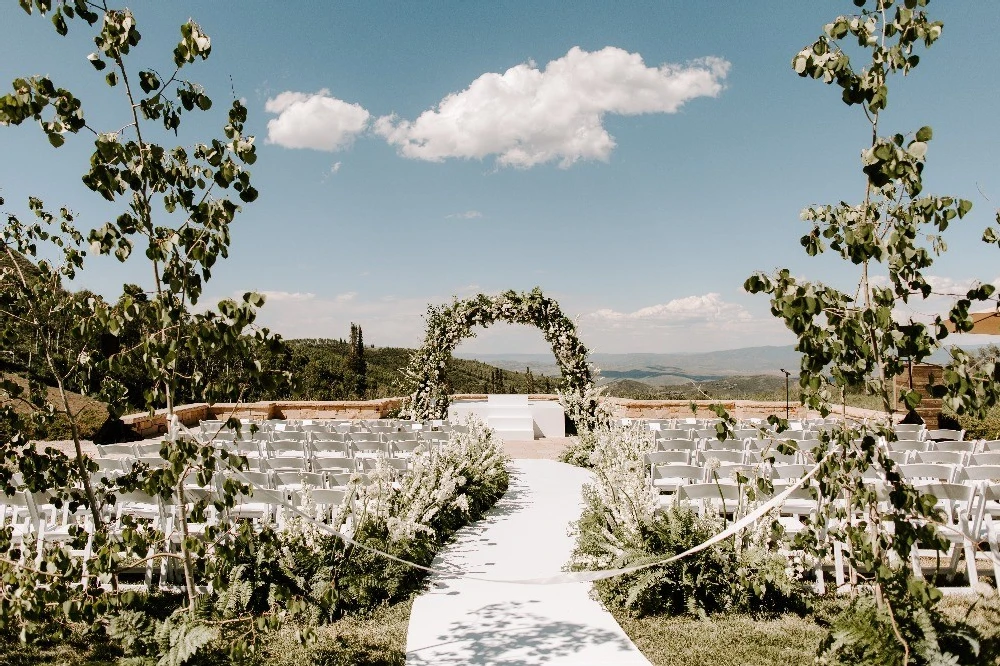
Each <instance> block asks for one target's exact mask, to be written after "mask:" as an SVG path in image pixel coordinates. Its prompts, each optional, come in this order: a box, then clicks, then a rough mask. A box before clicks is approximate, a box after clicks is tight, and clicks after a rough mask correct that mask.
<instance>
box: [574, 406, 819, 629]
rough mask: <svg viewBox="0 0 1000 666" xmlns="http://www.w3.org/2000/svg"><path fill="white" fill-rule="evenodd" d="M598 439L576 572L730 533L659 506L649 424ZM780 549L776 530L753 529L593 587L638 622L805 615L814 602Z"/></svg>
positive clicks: (717, 521) (660, 556)
mask: <svg viewBox="0 0 1000 666" xmlns="http://www.w3.org/2000/svg"><path fill="white" fill-rule="evenodd" d="M593 436H594V440H595V441H594V448H593V452H592V453H591V455H590V459H589V462H590V464H591V465H592V466H593V467H594V476H595V482H594V483H593V484H591V485H588V486H585V488H584V510H583V513H582V514H581V517H580V520H579V521H578V522H577V523H576V524H575V527H574V530H575V533H576V544H575V547H574V551H573V555H572V557H571V559H570V565H569V566H570V569H571V570H591V569H597V570H601V569H619V568H626V567H630V566H639V565H645V564H653V563H654V562H660V561H661V560H664V559H667V558H669V557H672V556H674V555H678V554H680V553H683V552H686V551H688V550H690V549H691V548H693V547H694V546H697V545H700V544H702V543H704V542H705V541H707V540H708V539H710V538H711V537H713V536H715V535H716V534H718V533H719V532H721V531H722V530H723V529H725V527H726V525H725V523H724V521H722V519H721V518H708V517H699V516H698V514H697V513H696V512H695V511H694V510H693V509H691V508H690V507H684V506H677V505H672V506H669V507H666V508H664V507H661V506H660V503H659V496H658V491H657V490H656V489H653V488H652V487H651V486H650V484H649V483H648V481H647V479H646V476H645V471H644V467H645V465H644V462H643V454H645V453H647V452H649V451H652V450H653V444H652V437H651V433H650V432H649V431H648V430H646V429H645V428H644V427H643V426H642V425H641V424H637V425H632V426H612V427H606V428H601V429H598V430H596V431H594V433H593ZM777 545H778V544H777V543H776V542H775V541H774V539H773V538H772V535H771V534H770V531H767V532H763V531H746V530H745V531H743V532H742V533H740V534H738V535H737V537H736V538H734V539H728V540H726V541H723V542H720V543H717V544H715V545H713V546H711V547H710V548H706V549H703V550H701V551H698V552H696V553H693V554H691V555H688V556H686V557H683V558H681V559H679V560H676V561H673V562H668V563H658V564H653V566H649V567H647V568H645V569H642V570H640V571H637V572H634V573H629V574H624V575H620V576H615V577H614V578H609V579H606V580H601V581H597V582H596V583H595V584H594V586H595V589H596V590H597V591H598V594H599V595H600V598H601V600H602V601H603V602H604V603H605V604H606V605H607V606H608V607H609V608H611V609H612V610H614V611H616V612H619V613H627V614H629V615H634V616H638V617H641V616H646V615H658V614H668V615H676V614H681V613H692V614H701V615H704V614H709V613H719V612H724V611H733V612H753V613H759V612H784V611H790V610H794V611H799V610H802V609H804V608H805V606H806V603H807V600H808V599H809V597H810V592H809V588H808V586H807V585H806V584H805V583H804V582H803V575H804V572H802V571H795V570H794V569H790V568H789V566H788V563H787V560H786V557H785V555H783V554H779V553H778V552H777V551H776V547H777Z"/></svg>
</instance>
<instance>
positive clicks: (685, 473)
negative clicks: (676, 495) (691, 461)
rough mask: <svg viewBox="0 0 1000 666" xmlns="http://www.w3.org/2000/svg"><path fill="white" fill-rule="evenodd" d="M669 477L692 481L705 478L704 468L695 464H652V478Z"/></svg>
mask: <svg viewBox="0 0 1000 666" xmlns="http://www.w3.org/2000/svg"><path fill="white" fill-rule="evenodd" d="M657 479H669V480H671V481H674V480H684V481H694V482H698V483H700V482H701V481H704V480H705V469H704V468H703V467H698V466H697V465H653V480H654V481H655V480H657Z"/></svg>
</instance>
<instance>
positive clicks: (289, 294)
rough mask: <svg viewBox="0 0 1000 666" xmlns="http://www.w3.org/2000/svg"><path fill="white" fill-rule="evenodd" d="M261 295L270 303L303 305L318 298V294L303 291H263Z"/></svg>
mask: <svg viewBox="0 0 1000 666" xmlns="http://www.w3.org/2000/svg"><path fill="white" fill-rule="evenodd" d="M260 293H261V294H263V295H264V297H265V298H266V299H267V302H268V303H281V302H285V303H287V302H295V303H301V302H302V301H311V300H313V299H314V298H316V294H314V293H312V292H301V291H262V292H260Z"/></svg>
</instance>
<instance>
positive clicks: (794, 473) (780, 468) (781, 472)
mask: <svg viewBox="0 0 1000 666" xmlns="http://www.w3.org/2000/svg"><path fill="white" fill-rule="evenodd" d="M810 469H811V466H810V465H801V464H798V463H795V464H785V463H775V464H774V465H772V466H771V476H772V477H774V478H775V479H790V480H791V479H801V478H802V476H803V475H805V473H806V472H808V471H809V470H810Z"/></svg>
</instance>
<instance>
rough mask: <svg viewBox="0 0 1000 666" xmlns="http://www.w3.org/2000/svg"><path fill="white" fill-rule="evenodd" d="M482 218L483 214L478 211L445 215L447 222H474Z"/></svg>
mask: <svg viewBox="0 0 1000 666" xmlns="http://www.w3.org/2000/svg"><path fill="white" fill-rule="evenodd" d="M482 216H483V214H482V213H480V212H479V211H478V210H467V211H465V212H464V213H452V214H451V215H446V216H445V217H446V218H447V219H449V220H476V219H479V218H480V217H482Z"/></svg>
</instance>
